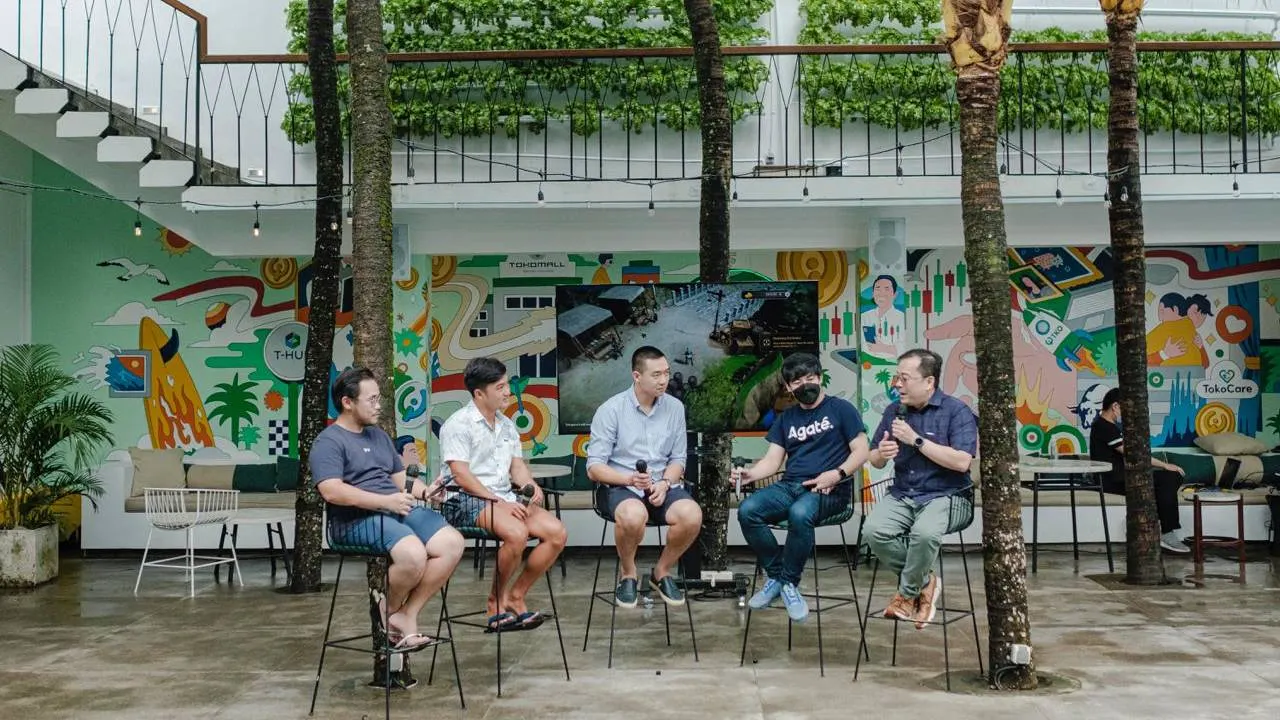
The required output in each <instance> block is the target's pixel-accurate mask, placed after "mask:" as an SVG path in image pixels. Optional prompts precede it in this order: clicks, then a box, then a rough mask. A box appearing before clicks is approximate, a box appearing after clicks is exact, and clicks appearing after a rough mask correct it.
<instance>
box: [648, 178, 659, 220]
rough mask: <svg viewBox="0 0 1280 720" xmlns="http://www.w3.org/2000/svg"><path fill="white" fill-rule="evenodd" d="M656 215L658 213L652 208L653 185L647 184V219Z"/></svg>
mask: <svg viewBox="0 0 1280 720" xmlns="http://www.w3.org/2000/svg"><path fill="white" fill-rule="evenodd" d="M657 214H658V211H657V209H656V208H654V206H653V183H652V182H650V183H649V217H653V216H654V215H657Z"/></svg>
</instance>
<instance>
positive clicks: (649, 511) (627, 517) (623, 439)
mask: <svg viewBox="0 0 1280 720" xmlns="http://www.w3.org/2000/svg"><path fill="white" fill-rule="evenodd" d="M631 378H632V385H631V387H630V388H627V389H626V390H623V391H622V392H620V393H618V394H617V395H614V396H613V397H611V398H609V399H608V400H606V401H605V402H604V404H602V405H601V406H600V407H599V408H597V409H596V414H595V416H594V417H593V418H592V420H591V442H590V444H589V445H588V446H587V477H589V478H591V480H592V481H594V482H595V483H597V487H596V493H597V498H596V505H597V507H600V508H601V509H603V510H604V511H605V512H606V513H607V514H608V515H609V516H610V517H612V519H613V522H614V536H615V538H616V541H617V548H618V559H619V564H620V569H619V577H618V588H617V602H618V605H619V606H621V607H635V605H636V599H637V595H638V587H637V586H638V574H637V572H636V548H637V547H639V545H640V542H641V540H643V539H644V531H645V526H646V524H647V523H649V522H654V523H662V524H664V525H667V526H668V527H669V530H668V533H667V545H666V547H665V548H664V549H663V551H662V555H661V557H659V558H658V563H657V564H656V565H655V566H654V568H653V571H652V573H650V575H649V578H648V582H649V585H650V586H651V587H652V588H653V589H654V590H656V591H657V592H658V594H659V595H660V596H662V599H663V601H664V602H666V603H667V604H668V605H682V604H684V593H683V592H681V590H680V588H679V586H678V585H677V584H676V581H675V578H673V577H672V575H671V569H672V567H673V566H674V565H675V564H676V563H677V562H678V561H679V560H680V557H681V556H682V555H684V552H685V550H688V549H689V546H690V545H692V544H693V541H694V540H696V539H697V538H698V532H699V531H700V530H701V529H702V509H701V508H699V507H698V503H697V502H695V501H694V499H693V498H692V497H691V496H690V495H689V491H688V490H686V489H685V487H684V484H683V483H682V482H681V480H682V478H683V477H684V468H685V461H686V456H687V438H686V435H685V434H686V429H685V419H684V405H683V404H682V403H681V402H680V401H679V400H677V399H676V398H674V397H672V396H670V395H668V394H667V383H668V381H669V380H670V379H671V366H670V364H669V363H668V362H667V358H666V356H665V355H663V354H662V351H661V350H659V349H657V348H655V347H652V346H649V345H646V346H644V347H641V348H639V349H637V350H636V351H635V352H634V353H633V354H632V355H631ZM637 463H639V465H637ZM654 478H657V479H656V480H655V479H654Z"/></svg>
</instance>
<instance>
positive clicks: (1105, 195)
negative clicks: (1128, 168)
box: [1102, 190, 1111, 210]
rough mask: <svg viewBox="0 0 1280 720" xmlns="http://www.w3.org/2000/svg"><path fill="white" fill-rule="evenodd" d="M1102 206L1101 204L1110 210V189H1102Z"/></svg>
mask: <svg viewBox="0 0 1280 720" xmlns="http://www.w3.org/2000/svg"><path fill="white" fill-rule="evenodd" d="M1102 206H1103V207H1105V208H1107V209H1108V210H1110V209H1111V191H1110V190H1104V191H1103V193H1102Z"/></svg>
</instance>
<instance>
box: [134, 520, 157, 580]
mask: <svg viewBox="0 0 1280 720" xmlns="http://www.w3.org/2000/svg"><path fill="white" fill-rule="evenodd" d="M155 531H156V528H155V526H154V525H152V526H151V528H150V529H149V530H147V544H146V545H145V546H144V547H143V548H142V562H140V563H138V579H137V580H134V581H133V594H134V595H135V596H136V595H137V594H138V586H139V585H141V584H142V570H143V569H144V568H146V567H147V553H149V552H151V535H152V533H154V532H155Z"/></svg>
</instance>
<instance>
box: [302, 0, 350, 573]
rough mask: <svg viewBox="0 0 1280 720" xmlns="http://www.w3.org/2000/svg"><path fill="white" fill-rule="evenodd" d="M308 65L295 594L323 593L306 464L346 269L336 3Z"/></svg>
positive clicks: (311, 17) (312, 42) (321, 23)
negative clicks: (310, 123)
mask: <svg viewBox="0 0 1280 720" xmlns="http://www.w3.org/2000/svg"><path fill="white" fill-rule="evenodd" d="M307 65H308V67H309V69H310V72H311V102H312V105H313V106H314V108H315V123H316V141H315V145H316V198H317V199H316V218H315V219H316V242H315V250H314V251H313V252H312V256H311V269H312V275H311V293H310V301H309V303H308V307H309V309H310V316H309V318H310V319H309V327H308V331H307V356H306V361H305V362H306V365H305V367H306V373H305V375H304V376H303V379H302V427H301V428H299V432H298V459H299V464H300V465H301V469H300V477H299V482H298V499H297V501H296V503H295V504H294V514H295V516H296V520H295V524H294V527H295V530H294V541H293V578H292V580H291V584H290V590H291V591H292V592H295V593H312V592H319V591H320V570H321V563H320V561H321V557H322V556H321V553H322V547H323V538H322V537H321V534H322V532H323V531H322V527H323V525H324V501H323V499H322V498H321V497H320V493H319V492H318V491H317V490H316V489H315V486H314V485H313V484H312V482H311V470H310V467H309V464H308V462H307V459H308V458H309V457H310V455H311V445H312V443H314V442H315V439H316V436H317V435H319V434H320V431H321V430H324V428H325V425H326V424H327V421H328V419H329V367H330V365H331V364H332V362H333V336H334V316H335V314H336V313H337V311H338V271H339V267H340V264H341V261H342V257H341V252H342V249H341V248H342V225H341V223H342V189H343V188H342V127H341V121H342V119H341V112H340V110H339V108H338V63H337V59H336V57H335V55H334V46H333V0H310V3H309V5H308V8H307Z"/></svg>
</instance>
